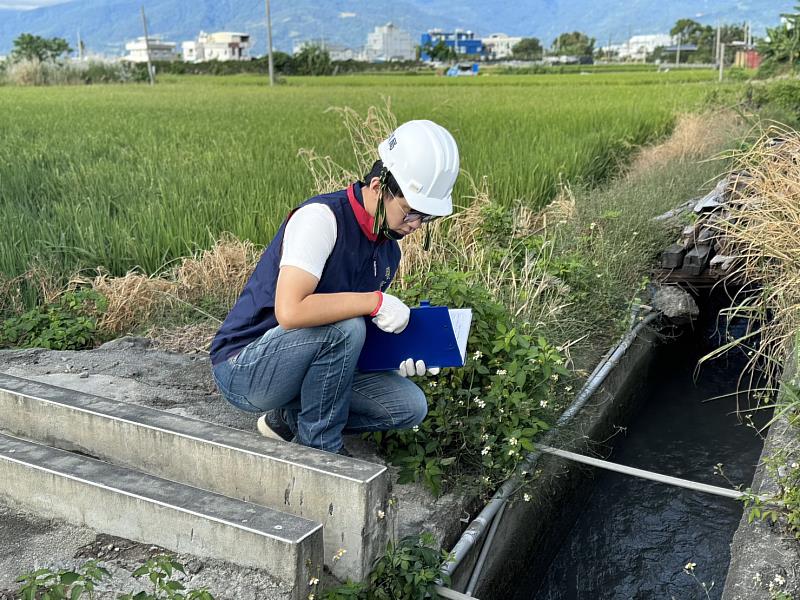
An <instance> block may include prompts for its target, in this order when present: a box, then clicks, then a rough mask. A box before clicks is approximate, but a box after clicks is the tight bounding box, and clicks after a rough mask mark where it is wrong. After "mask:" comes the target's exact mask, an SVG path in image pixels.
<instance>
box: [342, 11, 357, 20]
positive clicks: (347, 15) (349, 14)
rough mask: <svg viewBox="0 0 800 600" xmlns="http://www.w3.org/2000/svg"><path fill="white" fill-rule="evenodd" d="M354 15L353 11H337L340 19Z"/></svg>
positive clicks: (350, 17)
mask: <svg viewBox="0 0 800 600" xmlns="http://www.w3.org/2000/svg"><path fill="white" fill-rule="evenodd" d="M355 16H356V13H354V12H340V13H339V18H340V19H352V18H353V17H355Z"/></svg>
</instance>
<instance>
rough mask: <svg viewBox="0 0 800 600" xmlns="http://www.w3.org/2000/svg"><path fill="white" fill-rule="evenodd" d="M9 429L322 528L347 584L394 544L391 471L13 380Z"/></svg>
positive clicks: (0, 388)
mask: <svg viewBox="0 0 800 600" xmlns="http://www.w3.org/2000/svg"><path fill="white" fill-rule="evenodd" d="M0 428H3V429H6V430H7V431H9V432H11V433H12V434H15V435H20V436H23V437H27V438H30V439H34V440H37V441H41V442H42V443H46V444H48V445H52V446H56V447H60V448H64V449H67V450H72V451H78V452H82V453H85V454H89V455H91V456H95V457H98V458H100V459H103V460H108V461H110V462H113V463H115V464H120V465H124V466H127V467H130V468H133V469H138V470H142V471H145V472H146V473H150V474H153V475H156V476H159V477H166V478H169V479H172V480H175V481H180V482H183V483H186V484H188V485H192V486H195V487H199V488H203V489H207V490H211V491H213V492H216V493H220V494H224V495H226V496H230V497H232V498H238V499H241V500H246V501H249V502H256V503H258V504H262V505H264V506H270V507H273V508H276V509H279V510H281V511H282V512H288V513H291V514H295V515H298V516H303V517H307V518H309V519H312V520H314V521H317V522H321V523H322V524H323V525H324V527H325V542H326V546H325V560H326V561H327V562H328V564H329V566H330V567H331V569H332V571H333V572H334V574H335V575H336V576H337V577H339V578H341V579H346V578H351V579H356V580H360V579H363V577H365V576H366V574H367V573H368V572H369V567H370V565H371V563H372V561H373V560H374V558H375V556H377V555H378V554H379V553H380V552H382V551H383V549H384V548H385V544H386V540H387V539H388V531H387V529H388V528H387V524H386V520H385V519H382V518H381V517H380V515H381V514H385V513H386V512H387V511H388V507H387V504H388V493H389V475H388V472H387V470H386V467H384V466H382V465H376V464H373V463H369V462H366V461H360V460H355V459H350V458H345V457H341V456H337V455H333V454H330V453H326V452H320V451H317V450H313V449H310V448H306V447H303V446H299V445H296V444H286V443H283V442H279V441H275V440H270V439H266V438H263V437H261V436H260V435H256V434H250V433H247V432H242V431H240V430H235V429H230V428H228V427H222V426H219V425H215V424H213V423H208V422H206V421H201V420H198V419H193V418H191V417H187V416H180V415H176V414H173V413H169V412H166V411H161V410H157V409H154V408H149V407H143V406H139V405H134V404H127V403H125V402H120V401H116V400H110V399H108V398H101V397H99V396H94V395H91V394H86V393H83V392H77V391H74V390H68V389H65V388H61V387H56V386H51V385H47V384H44V383H40V382H36V381H30V380H26V379H22V378H18V377H14V376H11V375H6V374H0ZM340 548H344V549H345V550H346V551H347V552H346V554H345V555H344V557H343V558H342V559H341V560H338V561H336V562H334V561H332V557H333V556H334V554H336V553H337V551H338V550H339V549H340Z"/></svg>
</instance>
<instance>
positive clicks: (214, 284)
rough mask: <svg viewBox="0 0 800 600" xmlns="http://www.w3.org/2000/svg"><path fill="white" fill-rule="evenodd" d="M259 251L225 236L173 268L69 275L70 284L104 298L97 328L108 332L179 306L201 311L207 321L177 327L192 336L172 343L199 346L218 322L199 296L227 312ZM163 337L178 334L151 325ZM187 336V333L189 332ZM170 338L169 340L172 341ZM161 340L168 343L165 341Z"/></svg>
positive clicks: (131, 326)
mask: <svg viewBox="0 0 800 600" xmlns="http://www.w3.org/2000/svg"><path fill="white" fill-rule="evenodd" d="M259 256H260V250H259V249H258V248H256V247H255V245H254V244H252V243H251V242H248V241H240V240H237V239H236V238H234V237H233V236H230V235H226V236H223V237H222V238H221V239H220V240H218V241H217V242H216V243H215V244H214V246H213V247H212V248H211V249H210V250H204V251H202V252H200V253H198V254H196V255H194V256H191V257H188V258H184V259H183V260H181V262H180V264H179V265H178V266H177V267H174V268H173V269H171V270H169V271H167V272H166V273H163V274H161V275H152V276H151V275H146V274H144V273H141V272H138V271H131V272H129V273H127V274H126V275H125V276H123V277H111V276H109V275H108V273H106V272H103V271H99V272H98V273H97V275H96V276H94V277H92V278H86V277H82V278H74V279H73V281H72V285H87V284H88V285H91V287H92V288H93V289H94V290H95V291H97V292H99V293H101V294H103V295H104V296H105V297H106V298H107V299H108V310H107V311H106V313H105V314H104V315H103V318H102V320H101V322H100V323H99V327H100V328H101V329H102V330H103V331H105V332H107V333H110V334H120V333H124V332H128V331H131V330H133V329H135V328H136V327H138V326H141V325H142V324H144V323H147V322H148V321H151V320H152V319H153V317H154V316H156V315H159V314H163V313H165V312H167V311H169V310H171V309H174V308H176V307H178V306H179V305H181V306H183V307H187V308H189V309H190V310H193V311H196V312H197V313H199V314H201V315H203V316H204V317H205V318H206V319H207V320H208V322H209V324H208V325H202V326H196V327H195V328H194V329H192V326H186V327H181V328H179V329H181V331H183V332H184V333H185V332H186V331H191V332H193V333H194V334H196V335H197V336H198V337H195V338H194V340H192V341H189V340H187V342H186V343H182V344H175V343H173V345H181V346H186V345H187V344H188V345H192V346H193V347H198V348H205V347H207V346H208V343H209V342H210V339H211V336H212V335H213V333H214V331H211V329H216V327H217V326H218V325H219V323H220V319H219V318H218V317H217V316H215V315H211V314H209V313H208V312H206V311H205V310H204V309H203V308H201V307H200V306H198V303H200V302H201V301H203V302H206V303H211V304H214V305H216V306H219V307H220V309H221V310H224V311H226V312H227V311H228V310H230V308H231V307H232V306H233V304H234V302H236V299H237V298H238V297H239V294H240V293H241V291H242V289H243V288H244V285H245V283H246V282H247V279H248V278H249V277H250V273H252V271H253V269H254V268H255V265H256V263H257V261H258V258H259ZM151 332H156V333H158V334H159V335H160V336H161V337H164V338H165V340H168V339H172V338H174V337H176V336H177V337H180V336H181V334H180V333H176V334H169V333H167V332H166V330H165V329H164V328H156V329H151ZM189 337H190V336H189ZM173 341H174V340H173ZM165 343H167V344H169V343H170V342H166V341H165Z"/></svg>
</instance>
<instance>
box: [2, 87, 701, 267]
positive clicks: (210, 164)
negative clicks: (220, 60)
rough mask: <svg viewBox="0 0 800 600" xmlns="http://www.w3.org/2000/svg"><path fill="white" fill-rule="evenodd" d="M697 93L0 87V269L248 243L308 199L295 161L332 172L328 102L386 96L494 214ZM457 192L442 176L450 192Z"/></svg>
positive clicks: (580, 171) (551, 186)
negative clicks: (481, 191)
mask: <svg viewBox="0 0 800 600" xmlns="http://www.w3.org/2000/svg"><path fill="white" fill-rule="evenodd" d="M681 77H683V75H682V76H681ZM462 79H463V78H462ZM673 81H677V82H681V83H680V84H679V85H674V84H673V83H672V82H673ZM708 85H709V83H708V82H705V81H692V82H686V80H685V79H683V78H680V79H673V76H672V74H659V73H621V74H596V75H592V76H581V75H579V74H575V75H553V76H550V75H539V76H516V75H515V76H499V75H498V76H494V75H493V76H487V77H482V78H475V80H471V81H452V80H450V79H448V78H437V77H433V76H420V77H404V76H397V75H386V76H345V77H331V78H290V79H289V80H288V83H287V85H283V86H278V87H275V88H270V87H269V86H268V85H266V83H265V81H264V80H263V78H260V77H257V76H252V75H242V76H230V77H226V78H201V77H190V76H183V77H182V76H169V77H164V78H162V79H161V80H160V84H159V85H158V86H156V87H155V88H153V89H151V88H149V87H148V86H139V85H128V86H85V87H58V86H54V87H49V88H47V89H46V90H45V89H42V88H23V87H10V86H7V87H0V136H1V137H2V139H3V144H1V145H0V208H2V211H3V215H4V219H3V220H2V222H0V273H3V274H5V275H6V276H8V277H15V276H17V275H20V274H22V273H24V272H25V271H26V270H27V269H28V268H29V266H30V264H31V263H32V261H34V260H37V259H38V260H39V261H46V262H47V264H48V265H52V267H53V268H54V269H55V270H56V271H57V272H60V273H62V274H63V275H64V277H65V278H66V276H67V274H70V275H71V274H72V273H74V272H75V271H78V270H82V269H91V270H94V269H95V268H96V267H98V266H103V267H104V268H106V269H108V271H109V272H110V273H111V274H114V275H121V274H123V273H126V272H127V271H128V270H130V269H131V268H133V267H140V268H141V269H142V270H143V271H144V272H146V273H154V272H157V271H159V270H161V269H162V268H163V267H165V266H166V265H168V264H169V263H170V262H171V261H173V260H176V259H178V258H179V257H182V256H186V255H188V254H192V253H194V252H195V251H197V250H202V249H206V248H208V247H210V246H211V245H212V244H213V242H214V240H216V239H219V237H220V235H221V234H222V233H223V232H231V233H233V234H234V235H235V236H236V237H238V238H240V239H247V240H250V241H252V242H253V243H255V244H257V245H263V244H266V243H267V242H268V241H269V240H270V239H271V237H272V235H273V234H274V232H275V230H276V229H277V227H278V226H279V224H280V222H281V221H282V219H283V218H284V217H285V215H286V214H287V212H288V210H289V209H290V208H292V207H294V206H296V205H297V204H299V203H300V202H302V201H303V200H304V199H305V198H306V197H307V196H308V195H309V191H310V189H311V187H312V181H310V176H309V173H308V171H307V169H306V167H305V165H304V163H303V160H302V158H301V157H299V156H298V155H297V149H298V148H308V149H313V150H314V151H315V152H316V154H317V155H319V156H330V157H332V159H334V160H335V161H337V162H339V163H342V164H343V163H345V162H346V161H347V160H348V155H349V153H350V152H351V151H352V150H351V144H350V143H349V142H350V140H348V139H343V138H342V135H341V129H340V128H339V127H338V124H337V123H336V120H335V119H331V118H330V115H328V114H326V113H325V111H326V110H327V109H328V108H329V107H330V106H349V107H352V108H353V109H354V110H356V111H359V112H364V111H365V110H366V108H367V107H368V106H370V105H375V104H379V103H382V102H383V99H384V98H386V97H390V98H391V101H392V107H393V110H394V112H395V114H396V116H397V119H398V121H399V122H402V121H404V120H408V119H411V118H430V119H433V120H435V121H437V122H440V123H441V124H443V125H445V126H446V127H448V128H449V129H450V130H451V131H452V132H453V133H454V135H455V137H456V139H457V140H458V142H459V145H460V148H461V154H462V165H463V167H464V168H465V169H466V170H467V171H468V172H470V173H473V174H474V175H475V176H476V177H482V176H484V175H485V176H487V177H488V179H489V180H490V181H491V182H492V187H493V200H494V201H495V202H497V203H499V204H501V205H507V206H510V205H512V204H513V203H514V202H515V201H518V202H520V203H522V205H524V206H527V207H530V208H538V207H541V206H543V205H544V204H545V203H547V202H548V201H549V200H550V199H551V198H552V197H553V196H554V195H555V193H556V192H557V191H558V189H559V182H560V181H563V180H567V181H570V182H573V183H576V184H586V185H589V186H591V185H594V184H596V183H597V182H600V181H603V180H605V179H606V178H608V177H609V176H610V175H611V174H613V173H614V172H616V170H617V169H618V168H619V165H621V164H622V163H624V161H625V159H626V158H627V157H628V156H629V155H630V153H631V152H633V151H634V150H635V149H636V148H637V147H638V146H639V145H642V144H647V143H649V142H652V141H654V140H657V139H659V138H660V137H662V136H664V135H665V134H666V133H667V132H668V131H669V130H670V128H671V127H672V125H673V122H674V115H675V113H676V112H678V111H682V110H685V109H688V108H691V107H692V106H694V105H695V104H696V103H697V102H699V101H700V100H701V99H702V97H703V96H704V95H705V90H706V88H707V87H708ZM469 193H470V187H469V183H468V182H467V181H466V180H464V181H461V182H459V184H458V185H457V188H456V197H457V198H465V197H466V196H467V195H468V194H469Z"/></svg>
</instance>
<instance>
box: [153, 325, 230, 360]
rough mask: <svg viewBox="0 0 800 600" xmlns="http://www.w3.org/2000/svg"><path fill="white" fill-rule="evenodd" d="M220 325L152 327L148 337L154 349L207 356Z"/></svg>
mask: <svg viewBox="0 0 800 600" xmlns="http://www.w3.org/2000/svg"><path fill="white" fill-rule="evenodd" d="M218 327H219V323H217V322H216V321H210V320H209V321H204V322H202V323H193V324H191V325H181V326H179V327H151V328H150V329H149V330H148V331H147V333H146V334H145V335H146V337H148V338H150V339H151V340H153V347H154V348H157V349H158V350H166V351H168V352H180V353H182V354H207V353H208V347H209V346H210V345H211V340H212V339H213V337H214V334H215V333H216V332H217V328H218Z"/></svg>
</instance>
